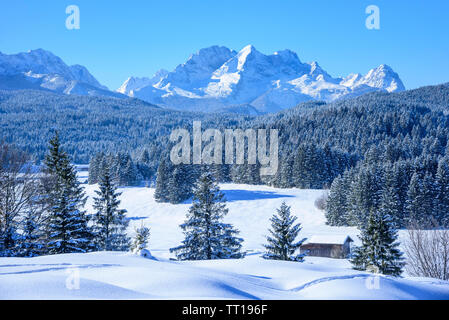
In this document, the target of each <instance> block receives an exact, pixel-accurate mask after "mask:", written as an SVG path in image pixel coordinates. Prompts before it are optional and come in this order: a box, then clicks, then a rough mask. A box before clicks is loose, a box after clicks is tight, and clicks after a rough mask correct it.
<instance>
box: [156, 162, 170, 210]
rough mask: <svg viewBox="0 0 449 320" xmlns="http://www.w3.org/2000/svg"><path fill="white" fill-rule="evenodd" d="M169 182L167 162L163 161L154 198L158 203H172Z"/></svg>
mask: <svg viewBox="0 0 449 320" xmlns="http://www.w3.org/2000/svg"><path fill="white" fill-rule="evenodd" d="M169 182H170V174H169V171H168V166H167V161H166V160H165V159H162V160H161V162H160V163H159V167H158V169H157V177H156V190H155V191H154V198H155V199H156V201H157V202H168V201H170V199H169V190H168V185H169Z"/></svg>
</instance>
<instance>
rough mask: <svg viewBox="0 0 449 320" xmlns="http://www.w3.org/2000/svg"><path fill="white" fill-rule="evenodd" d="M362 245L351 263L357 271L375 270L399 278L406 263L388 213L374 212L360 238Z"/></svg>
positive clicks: (355, 252) (354, 254) (355, 250)
mask: <svg viewBox="0 0 449 320" xmlns="http://www.w3.org/2000/svg"><path fill="white" fill-rule="evenodd" d="M359 238H360V240H361V242H362V245H361V246H360V247H357V248H355V249H354V252H353V257H352V259H351V263H352V264H353V268H354V269H356V270H375V271H376V272H378V273H381V274H385V275H392V276H399V275H400V274H401V273H402V268H403V267H404V265H405V263H404V262H403V260H404V259H403V257H402V253H401V251H400V250H399V249H398V247H399V242H397V239H398V234H397V230H396V228H395V225H394V223H393V222H392V220H391V217H390V216H389V215H388V213H387V212H385V211H383V210H380V211H372V212H371V213H370V215H369V217H368V221H367V225H366V226H365V227H363V228H362V229H361V235H360V236H359Z"/></svg>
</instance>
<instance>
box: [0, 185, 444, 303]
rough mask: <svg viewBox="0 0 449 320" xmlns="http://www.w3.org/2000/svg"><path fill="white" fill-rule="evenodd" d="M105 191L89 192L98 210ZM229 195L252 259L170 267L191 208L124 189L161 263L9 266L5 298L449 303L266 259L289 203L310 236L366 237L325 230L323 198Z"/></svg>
mask: <svg viewBox="0 0 449 320" xmlns="http://www.w3.org/2000/svg"><path fill="white" fill-rule="evenodd" d="M96 188H97V186H96V185H92V186H86V192H87V194H88V195H89V201H88V207H89V208H90V207H91V204H92V201H93V200H92V196H94V190H95V189H96ZM221 188H222V190H223V192H224V193H225V195H226V198H227V200H228V203H227V206H228V208H229V214H228V215H227V216H226V218H225V221H226V222H230V223H232V224H234V225H235V226H236V227H237V228H238V229H239V230H240V231H241V234H240V236H241V237H242V238H244V239H245V242H244V249H245V250H246V251H247V252H248V254H247V256H246V257H245V258H244V259H237V260H212V261H183V262H181V261H173V260H169V258H170V257H172V255H171V254H170V253H169V250H168V249H169V248H171V247H174V246H177V245H179V244H180V241H181V240H182V239H183V234H182V231H181V229H180V228H179V224H181V223H182V222H183V221H184V219H185V214H186V212H187V210H188V208H189V206H190V204H191V203H190V202H189V201H186V202H185V203H183V204H179V205H171V204H162V203H157V202H155V201H154V199H153V194H154V189H152V188H143V187H142V188H139V187H128V188H120V190H119V191H121V192H123V194H122V195H121V200H122V203H121V206H122V207H123V208H126V209H127V210H128V214H127V215H128V217H130V218H131V219H132V220H131V223H130V227H129V234H130V235H133V233H134V232H133V230H134V227H135V226H140V224H141V223H144V224H145V225H147V226H149V227H150V228H151V236H150V243H149V246H148V249H149V250H151V256H152V257H150V258H148V257H142V256H140V255H136V254H132V253H125V252H96V253H88V254H63V255H54V256H42V257H36V258H0V299H449V282H444V281H440V280H436V279H423V278H412V277H408V276H407V275H404V277H402V278H393V277H387V276H377V275H373V274H370V273H367V272H359V271H355V270H352V269H351V265H350V263H349V262H348V261H347V260H344V259H330V258H320V257H306V259H305V262H303V263H297V262H285V261H272V260H264V259H262V258H261V253H262V251H263V246H262V244H263V243H264V242H265V238H264V236H265V235H267V229H268V227H269V218H270V217H271V216H272V215H273V214H274V213H275V212H276V208H279V206H280V204H281V203H282V202H283V201H285V202H286V203H287V205H289V206H291V208H292V209H291V211H292V213H293V214H295V215H296V216H297V217H298V222H301V223H302V226H303V230H302V231H301V233H300V236H301V237H313V236H323V237H330V238H331V237H343V236H347V235H349V236H350V237H351V238H353V239H354V240H355V241H356V243H357V242H358V238H357V234H358V231H357V229H355V228H352V227H330V226H326V225H325V217H324V214H323V212H321V211H320V210H318V209H317V208H315V206H314V201H315V199H316V198H317V197H319V196H320V195H321V194H322V193H323V191H322V190H298V189H276V188H271V187H267V186H248V185H239V184H223V185H221ZM90 210H91V209H90ZM74 275H79V279H80V280H79V287H78V286H76V285H75V286H73V282H70V281H71V279H72V280H73V278H74ZM75 278H76V277H75ZM67 284H68V285H67ZM75 284H76V281H75Z"/></svg>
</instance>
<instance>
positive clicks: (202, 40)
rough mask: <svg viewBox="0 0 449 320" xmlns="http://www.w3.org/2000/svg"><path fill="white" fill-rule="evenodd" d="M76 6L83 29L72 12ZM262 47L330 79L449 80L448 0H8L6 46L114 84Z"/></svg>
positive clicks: (3, 29) (2, 31) (0, 17)
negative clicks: (205, 51)
mask: <svg viewBox="0 0 449 320" xmlns="http://www.w3.org/2000/svg"><path fill="white" fill-rule="evenodd" d="M72 4H75V5H78V7H79V8H80V13H81V28H80V30H67V29H66V27H65V20H66V17H67V14H66V13H65V9H66V7H67V6H68V5H72ZM371 4H374V5H377V6H378V7H379V8H380V30H368V29H367V28H366V27H365V19H366V17H367V15H366V14H365V8H366V7H367V6H368V5H371ZM215 44H218V45H224V46H227V47H229V48H232V49H235V50H237V51H238V50H240V49H241V48H243V47H244V46H245V45H247V44H253V45H254V46H255V47H256V48H257V49H258V50H259V51H261V52H263V53H266V54H268V53H272V52H274V51H277V50H281V49H286V48H288V49H291V50H293V51H295V52H297V53H298V56H299V58H300V59H301V60H302V61H318V62H319V63H320V65H321V66H322V67H323V68H324V69H325V70H326V71H328V72H329V73H330V74H331V75H333V76H342V75H343V76H344V75H347V74H349V73H352V72H360V73H366V72H367V71H368V70H369V69H371V68H373V67H376V66H378V65H380V64H382V63H386V64H388V65H390V66H391V67H392V68H393V69H394V70H395V71H396V72H398V73H399V75H400V76H401V78H402V80H403V82H404V84H405V86H406V87H407V88H416V87H419V86H423V85H429V84H438V83H443V82H448V81H449V1H447V0H427V1H421V0H414V1H411V0H409V1H405V0H394V1H392V0H386V1H383V0H370V1H364V0H344V1H335V0H316V1H310V0H271V1H264V0H258V1H254V0H239V1H234V0H222V1H216V0H189V1H187V0H179V1H174V0H164V1H154V0H128V1H104V0H71V1H65V0H58V1H54V0H38V1H36V0H14V1H5V0H2V2H1V4H0V51H1V52H3V53H8V54H9V53H17V52H21V51H27V50H29V49H36V48H43V49H46V50H50V51H52V52H53V53H54V54H56V55H58V56H60V57H61V58H62V59H63V60H64V61H65V62H66V63H68V64H82V65H84V66H86V67H87V68H88V69H89V70H90V72H91V73H92V74H93V75H94V76H95V77H96V78H97V79H98V80H99V81H100V82H101V83H103V84H105V85H106V86H108V87H110V88H111V89H116V88H117V87H118V86H119V85H120V84H121V83H122V82H123V81H124V80H125V79H126V78H127V77H128V76H130V75H134V76H151V75H152V74H153V73H154V72H155V71H157V70H158V69H160V68H165V69H167V70H172V69H173V68H174V67H176V65H177V64H179V63H183V62H184V61H185V60H186V59H187V58H188V56H189V55H190V54H191V53H193V52H196V51H198V50H199V49H200V48H204V47H207V46H210V45H215Z"/></svg>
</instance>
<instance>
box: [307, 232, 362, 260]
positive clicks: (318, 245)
mask: <svg viewBox="0 0 449 320" xmlns="http://www.w3.org/2000/svg"><path fill="white" fill-rule="evenodd" d="M351 242H354V240H352V239H351V237H349V236H347V235H320V236H312V237H311V238H310V239H307V240H306V241H305V242H304V244H303V245H302V246H301V247H300V252H301V253H307V255H308V256H314V257H326V258H336V259H345V258H347V257H348V256H349V254H350V253H351Z"/></svg>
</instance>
